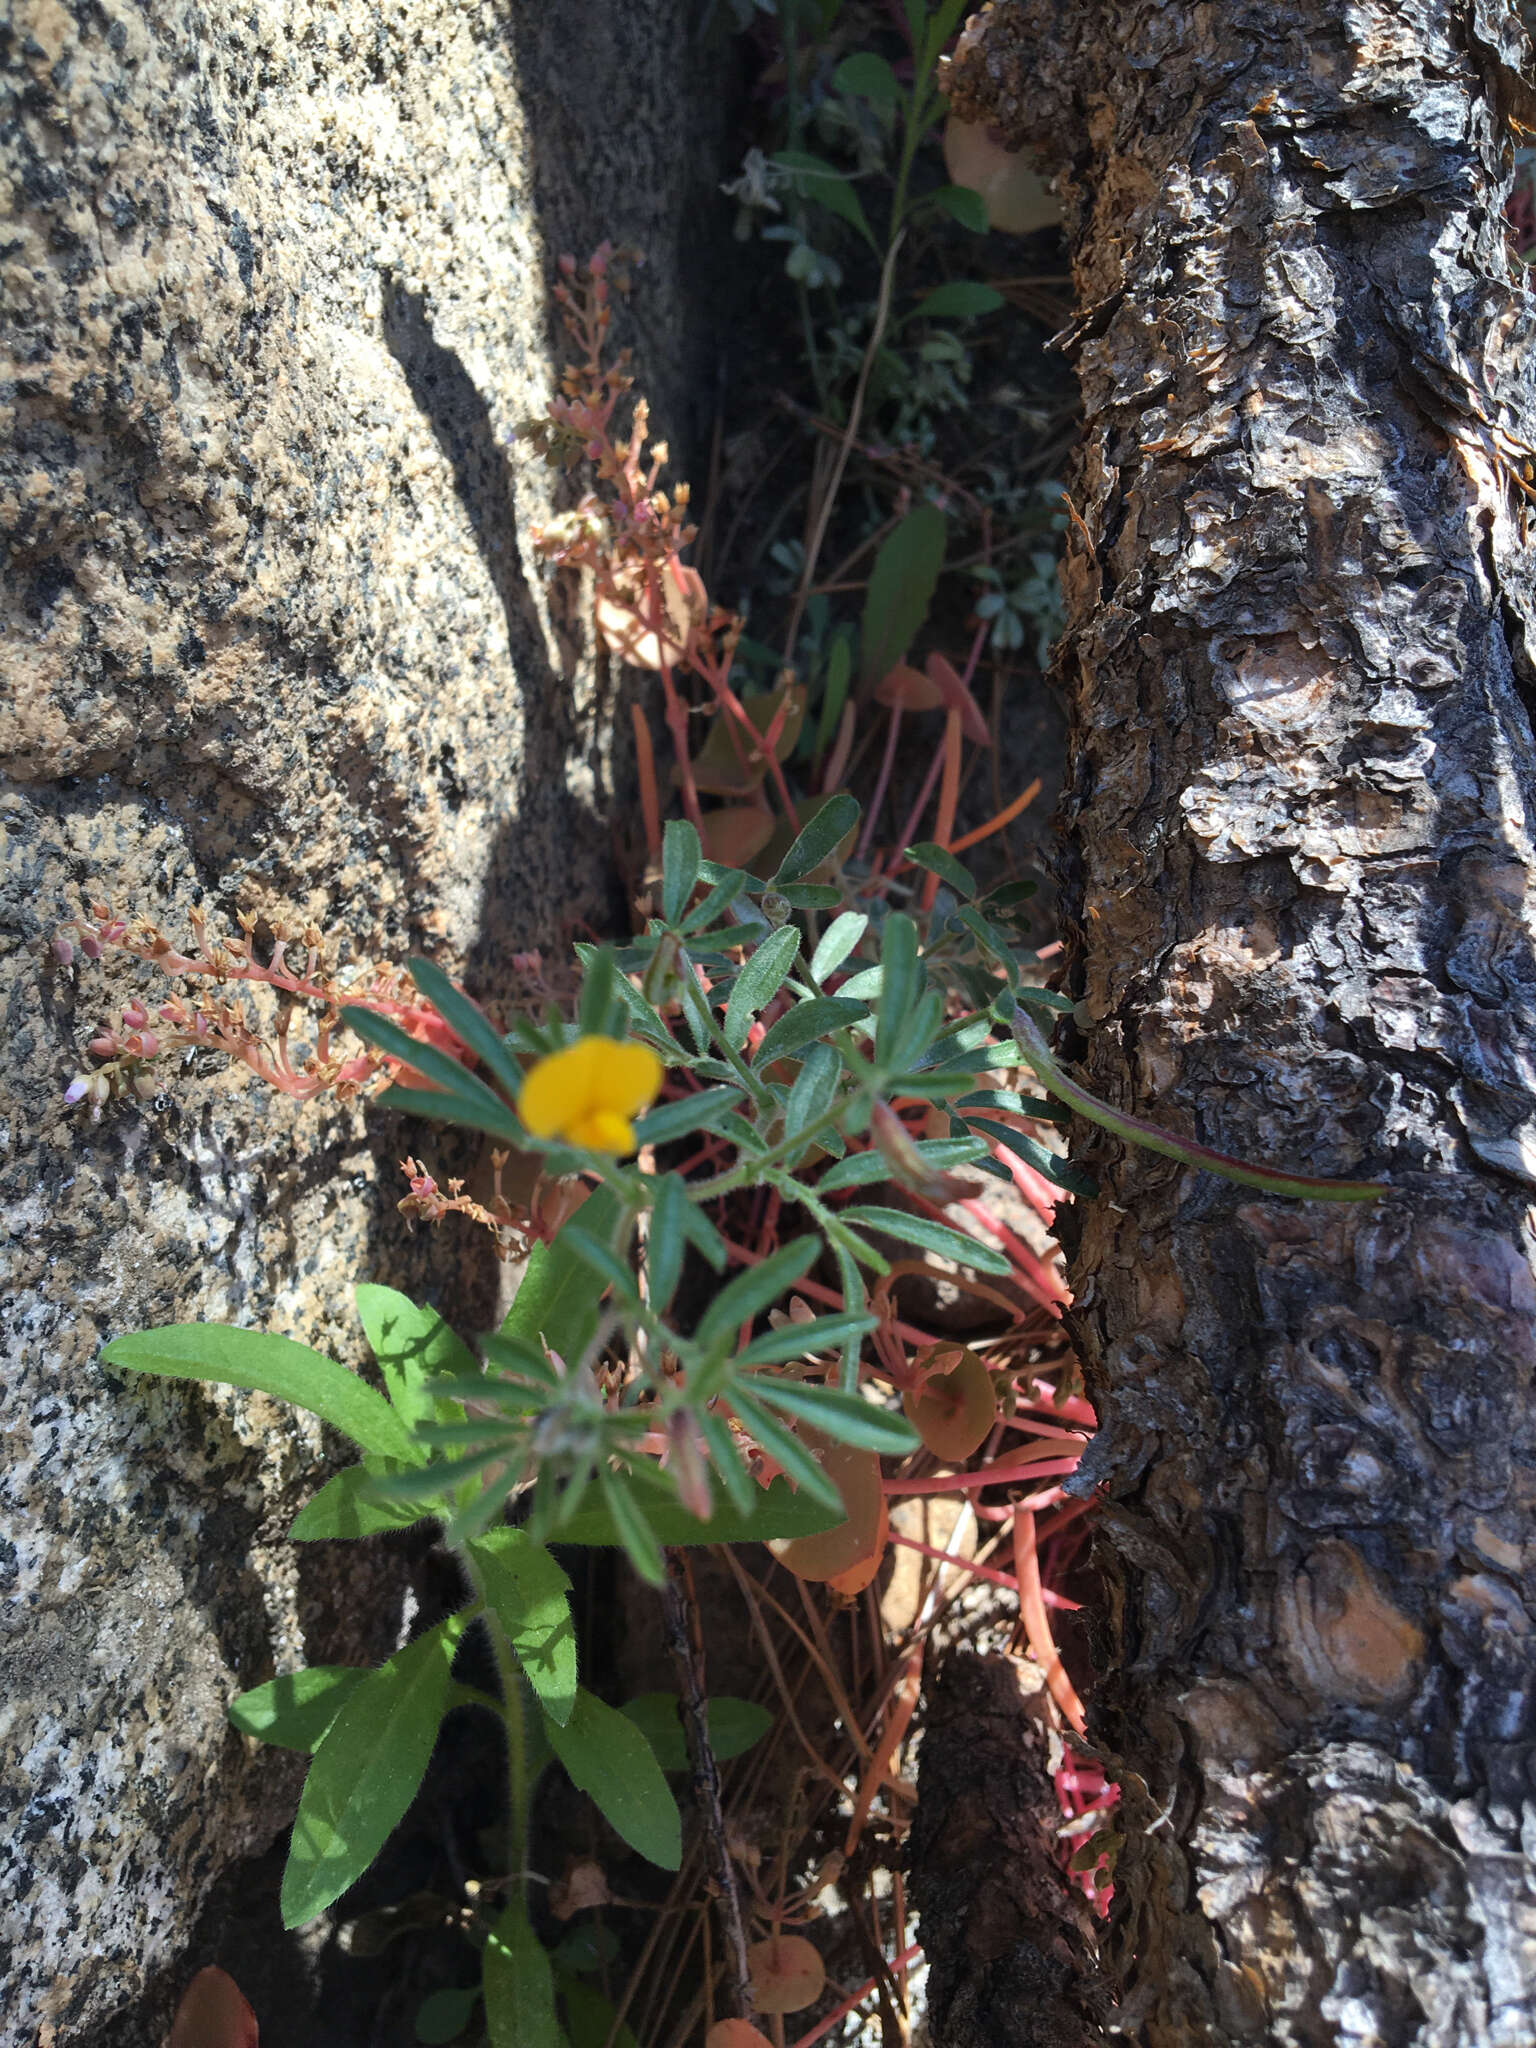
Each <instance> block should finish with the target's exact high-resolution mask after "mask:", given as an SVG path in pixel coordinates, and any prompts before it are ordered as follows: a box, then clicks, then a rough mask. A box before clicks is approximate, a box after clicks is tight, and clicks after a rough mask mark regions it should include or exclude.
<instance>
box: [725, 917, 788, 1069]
mask: <svg viewBox="0 0 1536 2048" xmlns="http://www.w3.org/2000/svg"><path fill="white" fill-rule="evenodd" d="M799 950H800V934H799V932H798V931H796V929H795V927H794V926H793V925H792V924H786V925H782V926H780V928H779V930H778V931H776V932H774V933H773V935H772V936H771V937H770V938H766V939H764V941H763V943H762V944H761V945H760V946H759V947H758V949H757V951H756V952H755V953H754V954H753V955H752V957H751V958H750V959H749V960H748V961H747V964H746V965H745V967H743V968H742V970H741V972H740V974H738V975H737V977H736V986H735V987H734V988H733V989H732V990H731V999H730V1001H729V1002H728V1003H727V1004H726V1006H725V1039H726V1043H727V1044H728V1045H729V1046H730V1047H731V1049H732V1050H733V1051H735V1052H739V1051H740V1050H741V1048H742V1046H743V1045H744V1044H745V1043H746V1037H747V1033H748V1031H749V1030H750V1029H751V1028H752V1024H753V1021H754V1019H755V1018H756V1016H757V1013H758V1011H759V1010H762V1009H765V1008H766V1007H767V1005H768V1004H769V1003H771V1002H772V1001H773V999H774V997H775V996H776V995H777V994H778V992H779V990H780V988H782V986H783V984H784V977H785V976H786V975H787V974H788V973H789V970H790V969H791V967H793V966H794V964H795V955H796V953H798V952H799Z"/></svg>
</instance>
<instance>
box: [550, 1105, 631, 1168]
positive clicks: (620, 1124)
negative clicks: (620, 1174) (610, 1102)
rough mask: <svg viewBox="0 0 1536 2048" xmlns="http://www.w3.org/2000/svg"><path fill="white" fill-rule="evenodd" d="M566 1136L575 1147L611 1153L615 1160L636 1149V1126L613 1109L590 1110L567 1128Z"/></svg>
mask: <svg viewBox="0 0 1536 2048" xmlns="http://www.w3.org/2000/svg"><path fill="white" fill-rule="evenodd" d="M564 1135H565V1137H566V1138H567V1139H568V1140H569V1141H570V1143H571V1144H573V1145H585V1147H586V1148H587V1150H588V1151H589V1152H609V1153H611V1154H612V1155H613V1157H614V1158H615V1159H618V1158H621V1157H622V1156H623V1154H624V1153H626V1152H633V1151H634V1149H635V1127H634V1125H633V1124H632V1123H631V1122H630V1120H629V1118H628V1117H627V1116H620V1115H619V1114H618V1112H617V1110H612V1109H589V1110H588V1111H587V1113H586V1115H585V1116H580V1117H578V1118H577V1119H576V1121H575V1122H574V1123H573V1124H570V1125H568V1126H567V1128H566V1131H565V1133H564Z"/></svg>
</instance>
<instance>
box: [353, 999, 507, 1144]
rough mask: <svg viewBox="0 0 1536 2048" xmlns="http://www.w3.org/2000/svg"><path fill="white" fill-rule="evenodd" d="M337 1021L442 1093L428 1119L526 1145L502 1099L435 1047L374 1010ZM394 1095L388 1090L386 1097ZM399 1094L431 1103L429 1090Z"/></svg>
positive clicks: (360, 1011) (466, 1069) (361, 1011)
mask: <svg viewBox="0 0 1536 2048" xmlns="http://www.w3.org/2000/svg"><path fill="white" fill-rule="evenodd" d="M341 1021H342V1022H343V1023H344V1024H345V1025H346V1026H347V1027H348V1029H349V1030H352V1031H355V1032H356V1033H357V1035H358V1037H359V1038H361V1039H365V1040H366V1041H367V1043H368V1044H369V1045H376V1046H377V1047H378V1048H379V1050H380V1051H381V1052H386V1053H388V1054H389V1056H390V1058H391V1059H397V1060H401V1061H403V1062H404V1063H405V1065H407V1066H408V1067H414V1068H415V1070H416V1072H417V1073H418V1074H421V1075H423V1076H424V1077H425V1078H426V1079H427V1080H428V1081H431V1082H434V1083H435V1084H436V1086H437V1087H438V1088H439V1089H440V1090H441V1091H442V1098H443V1099H442V1104H441V1106H440V1107H438V1108H434V1109H432V1110H429V1111H427V1112H426V1114H428V1115H435V1116H441V1117H444V1118H446V1119H447V1120H448V1121H449V1122H451V1123H460V1122H471V1123H473V1124H474V1125H475V1128H477V1129H479V1130H484V1131H489V1132H491V1133H492V1135H493V1136H498V1137H505V1138H507V1139H508V1140H509V1141H510V1142H511V1143H513V1144H518V1143H520V1142H526V1140H527V1133H526V1132H525V1131H524V1129H523V1127H522V1125H521V1124H520V1123H519V1122H518V1120H517V1118H516V1117H515V1116H514V1115H513V1114H512V1112H511V1110H510V1109H508V1107H507V1105H506V1104H505V1103H504V1102H503V1101H502V1099H501V1097H500V1096H499V1095H497V1094H495V1093H494V1091H493V1090H491V1089H489V1088H487V1087H486V1085H485V1083H484V1082H483V1081H482V1080H480V1079H479V1078H478V1077H477V1076H476V1075H474V1074H472V1073H471V1072H470V1071H469V1069H468V1067H466V1066H462V1065H461V1064H460V1063H459V1061H458V1060H456V1059H453V1058H452V1057H451V1056H450V1055H449V1054H448V1053H445V1052H440V1051H439V1050H438V1048H437V1047H436V1046H435V1045H424V1044H422V1043H421V1042H420V1040H418V1039H415V1038H412V1037H411V1036H410V1034H409V1033H408V1032H405V1031H402V1030H401V1029H400V1026H399V1025H398V1024H393V1023H391V1022H390V1020H389V1019H388V1018H387V1017H379V1016H375V1014H374V1013H373V1011H372V1010H359V1009H354V1008H346V1009H343V1011H342V1013H341ZM394 1093H395V1091H394V1090H393V1089H391V1090H390V1095H391V1096H393V1095H394ZM401 1094H402V1095H411V1096H420V1095H422V1094H426V1095H428V1096H429V1097H430V1096H431V1090H430V1089H427V1090H423V1089H420V1088H416V1089H409V1088H408V1089H402V1090H401ZM433 1099H434V1100H435V1098H433ZM397 1106H398V1105H397Z"/></svg>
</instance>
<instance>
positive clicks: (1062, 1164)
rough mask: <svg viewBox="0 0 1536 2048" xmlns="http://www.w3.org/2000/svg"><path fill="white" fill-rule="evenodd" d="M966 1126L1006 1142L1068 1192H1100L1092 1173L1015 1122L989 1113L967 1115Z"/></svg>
mask: <svg viewBox="0 0 1536 2048" xmlns="http://www.w3.org/2000/svg"><path fill="white" fill-rule="evenodd" d="M966 1125H967V1128H968V1129H970V1130H973V1131H984V1132H985V1133H986V1135H987V1136H988V1137H989V1138H996V1139H997V1141H998V1143H999V1144H1001V1145H1006V1146H1007V1147H1008V1150H1009V1151H1010V1152H1012V1153H1013V1154H1014V1155H1015V1157H1017V1158H1019V1159H1022V1160H1023V1161H1024V1164H1025V1165H1026V1166H1032V1167H1033V1168H1034V1169H1035V1171H1036V1173H1038V1174H1040V1175H1042V1176H1043V1177H1044V1178H1045V1179H1046V1180H1048V1181H1053V1182H1054V1183H1055V1185H1056V1186H1057V1187H1059V1188H1065V1189H1066V1190H1067V1192H1068V1194H1072V1195H1083V1196H1086V1197H1090V1198H1091V1197H1092V1196H1094V1195H1096V1194H1097V1193H1098V1192H1099V1184H1098V1182H1097V1181H1096V1180H1095V1179H1094V1178H1093V1176H1092V1175H1091V1174H1087V1173H1084V1172H1083V1170H1082V1168H1081V1167H1080V1166H1070V1165H1069V1164H1068V1163H1067V1161H1066V1160H1065V1159H1061V1158H1059V1157H1058V1156H1057V1154H1056V1153H1054V1152H1052V1151H1051V1150H1050V1149H1049V1148H1048V1147H1047V1146H1045V1145H1042V1144H1041V1143H1040V1141H1039V1139H1038V1138H1031V1137H1028V1136H1027V1135H1026V1134H1025V1133H1024V1132H1023V1131H1016V1130H1015V1129H1014V1128H1013V1126H1012V1124H1000V1123H998V1122H997V1121H996V1120H995V1118H993V1117H989V1116H971V1115H969V1114H967V1116H966Z"/></svg>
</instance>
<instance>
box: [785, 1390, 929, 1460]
mask: <svg viewBox="0 0 1536 2048" xmlns="http://www.w3.org/2000/svg"><path fill="white" fill-rule="evenodd" d="M752 1390H753V1392H754V1393H755V1394H757V1395H758V1397H759V1398H760V1399H761V1400H764V1401H767V1402H768V1403H769V1404H770V1405H771V1406H772V1407H774V1408H778V1409H781V1410H782V1411H783V1413H784V1414H786V1415H792V1416H794V1418H795V1420H796V1421H797V1422H806V1423H809V1424H810V1425H811V1427H812V1428H813V1429H819V1430H820V1431H821V1433H822V1435H823V1436H829V1437H833V1438H835V1439H836V1441H837V1442H838V1443H843V1444H852V1445H853V1446H854V1448H855V1449H856V1450H861V1451H878V1452H879V1453H880V1455H881V1457H883V1458H901V1457H905V1455H906V1453H907V1452H908V1451H915V1450H916V1449H917V1447H918V1443H919V1442H920V1438H919V1437H918V1434H917V1431H916V1430H915V1429H914V1428H913V1427H912V1425H911V1423H910V1422H908V1420H907V1419H906V1417H905V1416H904V1415H898V1414H896V1413H895V1412H894V1410H892V1409H889V1408H877V1407H876V1406H875V1404H874V1402H873V1401H866V1400H865V1399H864V1396H863V1395H862V1394H844V1393H840V1392H838V1390H837V1389H836V1388H835V1387H816V1386H810V1385H807V1383H806V1382H805V1381H804V1380H781V1379H774V1378H772V1377H771V1376H770V1375H768V1374H765V1373H759V1374H756V1375H754V1377H753V1380H752Z"/></svg>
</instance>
